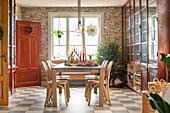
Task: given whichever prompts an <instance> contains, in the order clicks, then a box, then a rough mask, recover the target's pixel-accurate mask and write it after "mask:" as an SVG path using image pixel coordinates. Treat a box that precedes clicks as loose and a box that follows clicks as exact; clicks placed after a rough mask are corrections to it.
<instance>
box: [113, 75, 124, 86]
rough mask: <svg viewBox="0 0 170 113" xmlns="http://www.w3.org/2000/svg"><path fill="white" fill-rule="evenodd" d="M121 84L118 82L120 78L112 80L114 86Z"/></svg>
mask: <svg viewBox="0 0 170 113" xmlns="http://www.w3.org/2000/svg"><path fill="white" fill-rule="evenodd" d="M121 83H122V81H121V80H120V78H119V77H116V78H115V80H114V84H115V85H118V84H121Z"/></svg>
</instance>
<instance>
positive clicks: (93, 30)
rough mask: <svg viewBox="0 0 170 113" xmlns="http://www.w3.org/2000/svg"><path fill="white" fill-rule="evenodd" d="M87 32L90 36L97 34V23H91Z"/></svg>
mask: <svg viewBox="0 0 170 113" xmlns="http://www.w3.org/2000/svg"><path fill="white" fill-rule="evenodd" d="M87 34H88V36H92V37H94V36H95V35H97V25H92V24H90V25H89V26H88V27H87Z"/></svg>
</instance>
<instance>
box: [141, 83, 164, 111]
mask: <svg viewBox="0 0 170 113" xmlns="http://www.w3.org/2000/svg"><path fill="white" fill-rule="evenodd" d="M151 92H157V90H156V87H155V86H151V87H150V89H149V91H142V113H155V110H154V109H153V108H152V107H151V105H150V101H149V99H148V98H147V95H146V94H147V93H149V94H150V93H151ZM158 94H159V95H160V96H162V93H161V92H160V93H158Z"/></svg>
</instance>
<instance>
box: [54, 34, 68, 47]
mask: <svg viewBox="0 0 170 113" xmlns="http://www.w3.org/2000/svg"><path fill="white" fill-rule="evenodd" d="M63 33H64V35H62V37H61V38H58V37H57V36H55V35H53V42H54V45H66V42H67V41H66V39H67V38H66V36H67V34H66V32H63Z"/></svg>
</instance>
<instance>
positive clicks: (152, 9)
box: [148, 2, 157, 42]
mask: <svg viewBox="0 0 170 113" xmlns="http://www.w3.org/2000/svg"><path fill="white" fill-rule="evenodd" d="M148 24H149V42H151V41H157V13H156V2H154V3H153V4H151V5H150V6H149V23H148Z"/></svg>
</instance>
